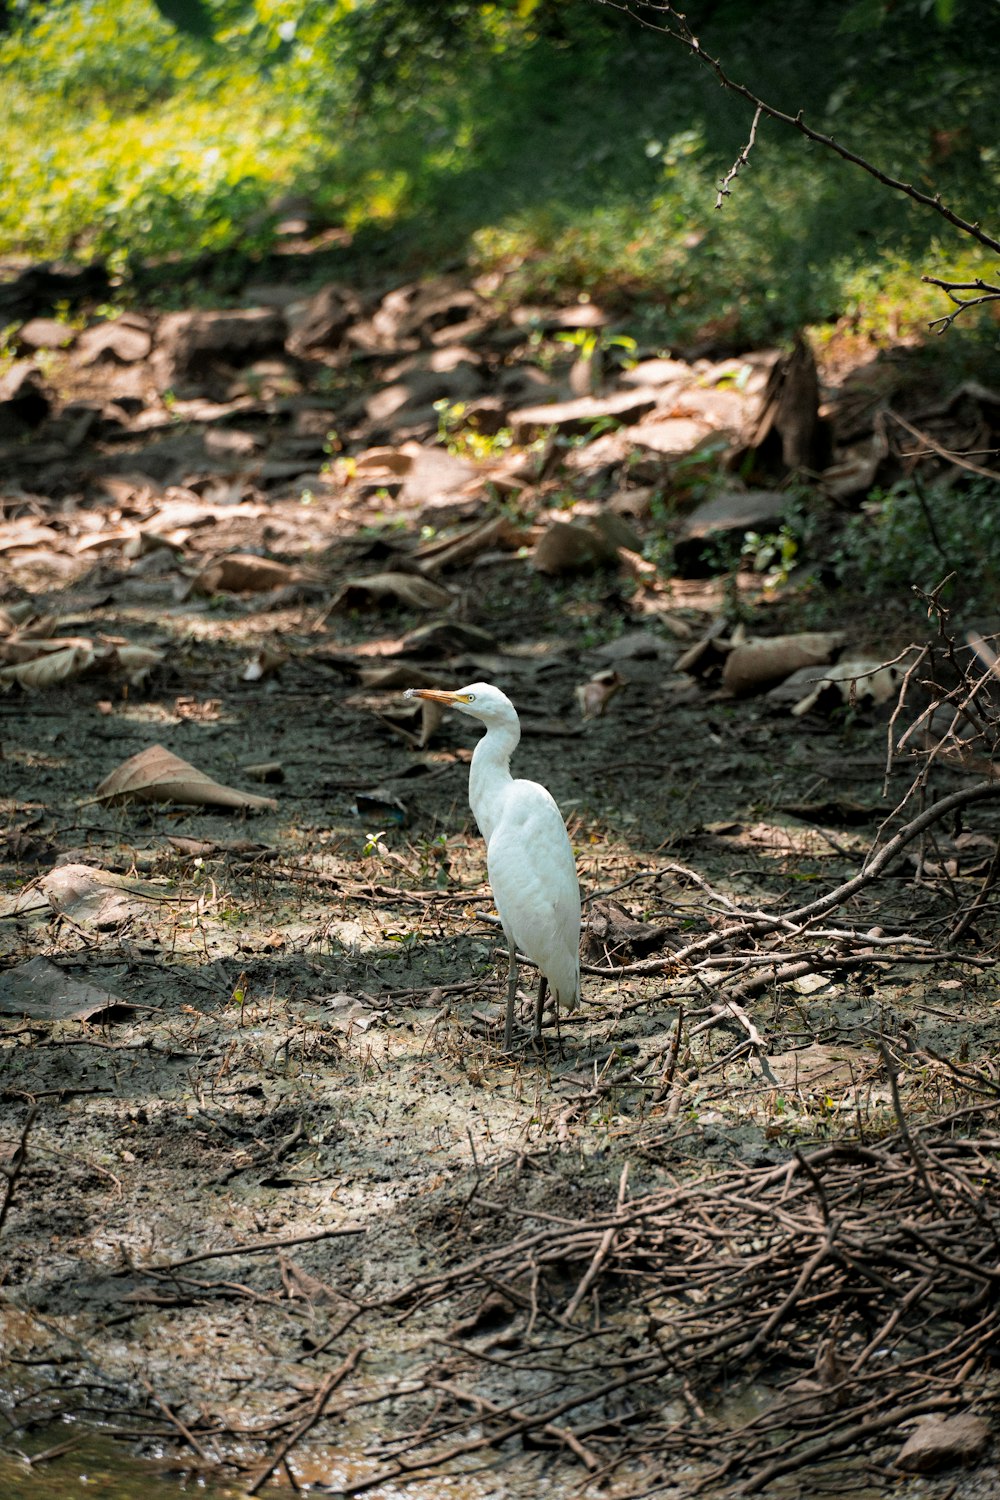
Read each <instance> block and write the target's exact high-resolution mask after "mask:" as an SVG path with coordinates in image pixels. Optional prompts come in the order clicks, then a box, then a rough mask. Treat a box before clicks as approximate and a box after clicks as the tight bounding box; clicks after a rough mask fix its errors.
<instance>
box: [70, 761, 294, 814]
mask: <svg viewBox="0 0 1000 1500" xmlns="http://www.w3.org/2000/svg"><path fill="white" fill-rule="evenodd" d="M94 801H95V802H108V803H118V802H181V803H184V804H185V805H188V806H193V807H235V808H245V809H247V810H251V811H257V810H260V809H264V808H266V809H268V810H269V811H273V810H274V809H275V808H276V807H277V805H278V804H277V802H276V801H275V800H274V798H273V797H258V796H256V795H255V794H254V793H253V792H240V791H237V790H236V788H235V787H231V786H223V785H222V783H221V782H218V781H215V780H213V778H212V777H211V776H209V775H207V774H206V773H205V772H204V771H199V770H198V769H197V767H196V766H192V765H191V764H190V762H188V761H186V760H181V759H180V757H179V756H177V755H174V754H172V753H171V751H169V750H167V749H165V748H164V746H163V745H150V747H149V749H148V750H141V751H140V752H139V754H138V755H133V756H131V757H130V758H129V759H128V760H126V761H123V762H122V764H121V765H120V766H117V767H116V768H115V770H113V771H112V772H111V773H110V775H108V776H105V778H104V780H103V781H102V782H101V784H100V786H98V788H97V790H96V791H95V792H94Z"/></svg>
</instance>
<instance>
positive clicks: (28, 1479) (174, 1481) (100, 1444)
mask: <svg viewBox="0 0 1000 1500" xmlns="http://www.w3.org/2000/svg"><path fill="white" fill-rule="evenodd" d="M67 1441H70V1439H69V1437H68V1436H67V1431H66V1428H65V1427H54V1428H50V1429H49V1430H48V1431H47V1432H45V1433H40V1434H36V1435H35V1437H34V1440H33V1441H32V1443H31V1445H30V1448H28V1447H27V1446H26V1447H25V1450H24V1451H25V1452H27V1453H29V1454H31V1455H35V1454H41V1453H45V1452H47V1451H49V1450H50V1449H53V1448H58V1447H59V1446H61V1444H63V1443H65V1442H67ZM243 1493H245V1492H244V1491H243V1490H241V1489H239V1488H235V1487H234V1488H232V1489H230V1488H228V1487H223V1488H220V1487H219V1486H218V1485H210V1484H205V1483H203V1482H202V1481H201V1480H200V1479H187V1480H181V1479H179V1478H178V1477H176V1476H174V1475H169V1474H163V1473H162V1472H161V1469H160V1467H159V1465H158V1464H157V1463H156V1462H155V1461H149V1462H144V1461H143V1460H142V1459H141V1458H134V1457H133V1456H132V1455H131V1454H130V1453H129V1452H128V1450H127V1448H126V1447H125V1446H124V1445H123V1444H121V1443H117V1442H115V1441H114V1439H113V1438H106V1437H101V1436H100V1435H99V1434H94V1433H91V1434H89V1435H87V1436H86V1437H82V1438H81V1440H80V1442H78V1443H74V1445H73V1447H72V1448H71V1449H70V1450H69V1451H68V1452H66V1453H62V1454H60V1455H59V1456H58V1457H54V1458H52V1459H49V1460H47V1461H46V1462H44V1463H35V1464H29V1463H27V1462H25V1460H24V1459H22V1458H18V1457H17V1455H16V1454H11V1453H9V1452H7V1453H0V1495H2V1496H3V1500H83V1497H86V1500H180V1497H181V1496H188V1497H193V1496H197V1497H198V1500H236V1497H237V1496H240V1495H242V1494H243Z"/></svg>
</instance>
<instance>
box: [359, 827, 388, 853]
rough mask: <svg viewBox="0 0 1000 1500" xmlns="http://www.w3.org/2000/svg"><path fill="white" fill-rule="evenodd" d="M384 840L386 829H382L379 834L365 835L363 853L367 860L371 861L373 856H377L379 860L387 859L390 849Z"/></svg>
mask: <svg viewBox="0 0 1000 1500" xmlns="http://www.w3.org/2000/svg"><path fill="white" fill-rule="evenodd" d="M384 838H385V829H384V828H380V829H379V831H378V833H366V834H365V842H364V845H363V846H362V849H361V852H362V854H363V855H364V856H365V858H366V859H370V858H371V857H372V856H373V855H376V856H377V857H378V858H379V859H385V858H386V857H387V855H388V853H389V847H388V845H387V844H385V843H383V840H384Z"/></svg>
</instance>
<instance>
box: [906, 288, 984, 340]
mask: <svg viewBox="0 0 1000 1500" xmlns="http://www.w3.org/2000/svg"><path fill="white" fill-rule="evenodd" d="M920 280H921V281H926V282H928V283H929V284H930V285H931V286H939V287H940V288H941V290H942V291H943V292H947V294H948V296H949V297H950V298H951V300H952V302H954V304H955V311H954V312H952V313H945V315H944V316H943V317H941V318H934V320H933V321H932V323H931V327H932V328H937V331H938V333H945V332H946V331H947V330H948V329H949V328H950V327H951V325H952V323H954V321H955V319H956V318H957V317H958V316H959V315H960V314H961V313H964V312H965V310H966V308H969V307H981V306H982V304H983V303H984V302H1000V286H991V285H990V283H989V282H988V281H981V280H979V279H978V278H977V279H976V280H975V281H942V280H941V278H940V276H921V278H920ZM958 292H981V293H982V296H981V297H959V296H958V295H957V293H958Z"/></svg>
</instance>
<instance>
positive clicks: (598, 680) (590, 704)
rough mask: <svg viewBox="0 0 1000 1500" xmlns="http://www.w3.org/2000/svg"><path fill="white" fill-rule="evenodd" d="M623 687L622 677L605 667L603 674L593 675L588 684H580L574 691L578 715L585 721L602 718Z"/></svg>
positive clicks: (611, 668)
mask: <svg viewBox="0 0 1000 1500" xmlns="http://www.w3.org/2000/svg"><path fill="white" fill-rule="evenodd" d="M624 685H625V679H624V677H620V676H619V675H618V673H617V672H616V671H615V670H614V668H613V667H605V669H604V671H603V672H597V673H595V675H594V676H593V677H591V679H590V681H589V682H584V683H582V684H581V685H580V686H579V687H578V688H577V689H576V701H577V703H579V705H580V713H581V714H582V715H583V717H584V718H585V719H601V718H603V717H604V715H605V714H606V713H607V711H608V704H609V703H610V702H611V700H612V698H613V697H614V696H615V694H616V693H617V692H619V691H620V690H621V689H622V688H623V687H624Z"/></svg>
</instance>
